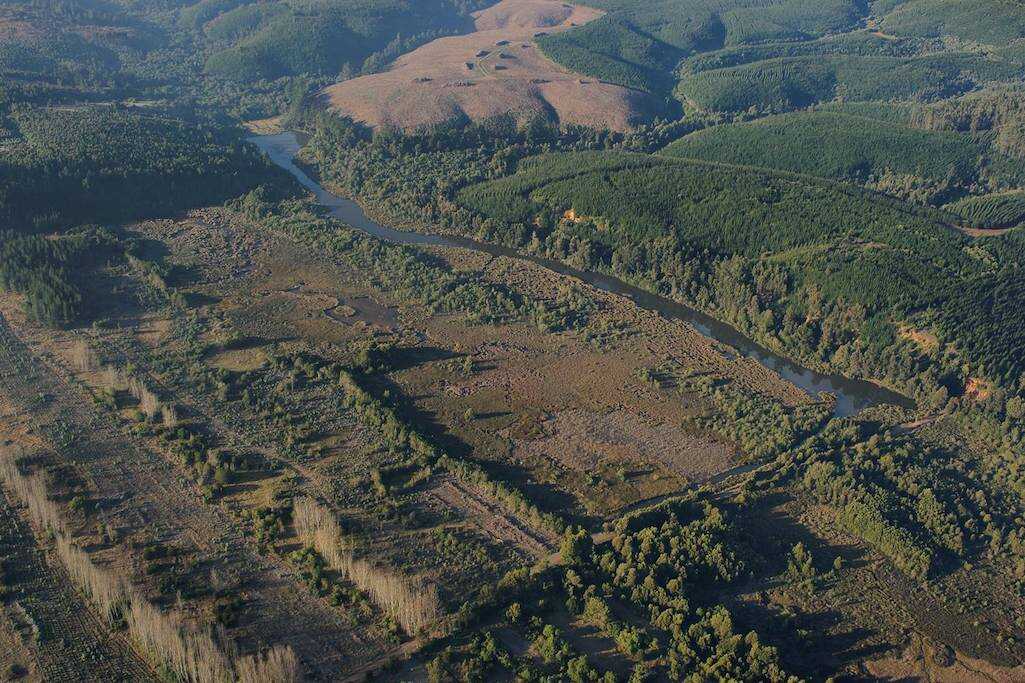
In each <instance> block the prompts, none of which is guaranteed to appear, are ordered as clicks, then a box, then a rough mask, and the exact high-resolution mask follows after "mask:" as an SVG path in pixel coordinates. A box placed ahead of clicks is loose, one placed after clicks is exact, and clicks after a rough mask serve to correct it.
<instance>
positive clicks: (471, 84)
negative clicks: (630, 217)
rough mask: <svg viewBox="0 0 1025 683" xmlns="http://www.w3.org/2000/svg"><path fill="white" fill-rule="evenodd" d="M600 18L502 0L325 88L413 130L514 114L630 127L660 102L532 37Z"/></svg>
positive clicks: (331, 96)
mask: <svg viewBox="0 0 1025 683" xmlns="http://www.w3.org/2000/svg"><path fill="white" fill-rule="evenodd" d="M599 16H601V15H600V13H599V12H598V11H596V10H592V9H589V8H586V7H581V6H573V5H567V4H564V3H561V2H557V1H555V0H503V1H502V2H500V3H498V4H497V5H494V6H492V7H490V8H488V9H486V10H483V11H481V12H477V13H476V14H475V15H474V23H475V26H476V29H477V30H476V31H475V32H473V33H470V34H468V35H465V36H450V37H445V38H439V39H437V40H434V41H432V42H430V43H428V44H427V45H424V46H423V47H421V48H419V49H417V50H414V51H413V52H410V53H408V54H406V55H403V56H402V57H400V58H399V59H398V60H396V61H395V63H394V64H393V65H392V67H391V68H390V69H389V70H388V71H386V72H384V73H379V74H372V75H368V76H362V77H360V78H355V79H352V80H348V81H344V82H342V83H338V84H336V85H333V86H331V87H329V88H328V89H327V90H326V91H325V95H326V97H327V99H328V101H329V104H330V107H331V109H332V110H333V111H336V112H338V113H340V114H344V115H347V116H351V117H352V118H353V119H355V120H357V121H361V122H363V123H367V124H369V125H372V126H387V127H395V128H401V129H405V130H411V129H416V128H418V127H422V126H426V125H430V124H435V123H440V122H444V121H447V120H451V119H463V118H469V119H473V120H480V119H485V118H488V117H491V116H496V115H499V114H505V113H507V112H512V113H513V114H514V115H515V116H516V117H517V118H519V119H521V120H524V119H529V118H531V117H534V116H543V117H546V118H555V119H557V120H558V121H559V122H561V123H579V124H587V125H592V126H595V127H607V128H610V129H614V130H624V129H628V128H631V127H633V126H634V125H636V124H637V123H639V122H640V121H642V120H643V119H645V118H647V117H648V115H649V114H650V113H652V112H654V111H655V110H656V108H657V107H656V105H657V101H656V100H655V98H653V97H652V96H650V95H648V94H647V93H644V92H641V91H637V90H632V89H629V88H625V87H622V86H617V85H611V84H608V83H603V82H600V81H596V80H592V79H588V78H584V77H582V76H580V75H579V74H576V73H573V72H571V71H569V70H567V69H564V68H562V67H559V66H558V65H556V64H555V63H554V62H552V61H550V60H549V59H547V58H546V57H544V55H542V54H541V53H540V52H539V51H538V49H537V48H536V47H535V45H534V43H533V40H534V37H535V35H537V34H540V33H549V32H556V31H564V30H566V29H569V28H571V27H573V26H575V25H580V24H585V23H587V22H590V21H593V20H595V19H597V18H598V17H599Z"/></svg>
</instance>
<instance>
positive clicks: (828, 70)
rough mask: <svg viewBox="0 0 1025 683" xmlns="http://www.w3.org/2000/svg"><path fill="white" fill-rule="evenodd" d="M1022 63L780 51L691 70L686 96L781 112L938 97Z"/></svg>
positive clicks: (711, 104)
mask: <svg viewBox="0 0 1025 683" xmlns="http://www.w3.org/2000/svg"><path fill="white" fill-rule="evenodd" d="M1021 69H1022V65H1021V64H1020V63H1018V62H1011V61H1007V60H998V59H991V58H988V57H985V56H980V55H977V54H972V53H960V54H959V53H949V54H939V55H925V56H920V57H911V58H898V57H862V56H835V55H829V56H821V57H781V58H776V59H769V60H765V61H761V62H753V63H751V64H744V65H741V66H736V67H729V68H725V69H716V70H711V71H702V72H699V73H695V74H691V75H687V76H684V78H683V79H682V80H681V81H680V84H679V86H678V91H679V95H680V97H681V98H683V99H684V100H686V101H688V102H690V103H692V104H694V105H695V106H697V107H699V108H701V109H707V110H712V111H721V112H743V111H747V110H755V111H761V112H781V111H789V110H791V109H797V108H801V107H807V106H809V105H812V104H816V103H818V102H825V101H829V100H832V99H834V98H837V97H842V98H844V99H846V100H890V99H901V100H909V99H918V100H937V99H941V98H946V97H952V96H954V95H958V94H961V93H963V92H966V91H968V90H971V89H973V88H975V87H976V86H977V85H979V84H983V83H987V82H996V81H1005V80H1011V79H1014V78H1016V77H1017V76H1018V75H1019V74H1020V73H1021Z"/></svg>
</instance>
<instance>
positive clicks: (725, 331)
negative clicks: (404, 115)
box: [249, 132, 914, 417]
mask: <svg viewBox="0 0 1025 683" xmlns="http://www.w3.org/2000/svg"><path fill="white" fill-rule="evenodd" d="M249 141H250V142H252V143H253V144H255V145H256V146H257V147H259V148H260V149H261V150H263V152H264V153H266V154H267V156H268V157H270V159H271V161H273V162H274V163H275V164H277V165H278V166H280V167H281V168H283V169H285V170H286V171H288V172H289V173H291V174H292V175H293V176H295V178H296V180H298V181H299V183H300V184H302V186H303V187H305V188H307V189H308V190H310V191H311V192H312V193H313V194H314V195H315V196H316V198H317V202H319V203H320V204H322V205H323V206H325V207H327V208H328V209H329V210H330V211H331V215H333V216H334V217H336V218H338V219H339V220H341V221H342V222H343V223H345V224H346V225H349V226H351V227H353V228H356V229H358V230H362V231H363V232H366V233H367V234H370V235H373V236H374V237H378V238H380V239H382V240H385V241H388V242H393V243H396V244H412V245H419V246H441V247H459V248H462V249H472V250H474V251H479V252H483V253H487V254H491V255H494V256H507V257H511V258H516V259H522V260H525V261H530V262H531V263H535V264H537V265H540V266H543V267H544V268H547V269H549V270H552V271H554V272H556V273H559V274H561V275H567V276H570V277H573V278H576V279H578V280H580V281H582V282H586V283H587V284H589V285H592V286H594V287H597V288H598V289H601V290H604V291H606V292H612V293H615V294H621V295H623V296H627V297H629V298H630V299H632V300H633V301H634V302H635V303H636V304H637V305H638V306H640V307H641V308H645V309H647V310H650V311H655V312H657V313H659V314H660V315H662V316H664V317H666V318H669V319H673V320H683V321H684V322H686V323H688V324H689V325H691V326H692V327H694V328H695V329H696V330H698V331H699V332H701V333H702V334H704V335H706V336H708V337H711V338H712V339H716V340H717V341H720V342H722V343H724V344H727V345H729V346H731V347H732V348H733V349H734V350H735V351H736V352H737V353H738V354H739V355H741V356H745V357H748V358H753V359H754V360H756V361H758V362H759V363H761V364H762V365H763V366H765V367H766V368H769V369H770V370H772V371H774V372H776V373H777V374H779V375H780V376H781V377H783V378H784V379H786V380H787V381H789V382H792V383H793V384H795V385H797V386H799V387H800V388H801V389H803V390H805V391H807V392H808V393H809V394H811V395H812V396H817V395H818V394H819V393H822V392H826V393H829V394H832V395H834V396H835V397H836V414H837V415H838V416H841V417H844V416H847V415H853V414H855V413H857V412H859V411H861V410H863V409H864V408H868V407H870V406H873V405H878V404H881V403H888V404H896V405H900V406H905V407H914V402H913V401H911V399H909V398H908V397H906V396H903V395H901V394H898V393H896V392H893V391H890V390H889V389H886V388H884V387H881V386H879V385H877V384H873V383H872V382H866V381H864V380H859V379H851V378H849V377H844V376H842V375H827V374H822V373H820V372H816V371H814V370H810V369H808V368H804V367H801V366H800V365H798V364H797V363H794V362H793V361H792V360H790V359H789V358H786V357H784V356H781V355H779V354H777V353H774V352H772V351H770V350H768V349H766V348H764V347H763V346H761V345H759V344H757V343H756V342H754V341H753V340H751V339H749V338H748V337H746V336H744V335H743V334H741V333H740V332H739V331H738V330H736V329H735V328H733V327H731V326H730V325H727V324H726V323H724V322H722V321H719V320H716V319H715V318H712V317H711V316H709V315H706V314H704V313H702V312H701V311H698V310H695V309H693V308H690V307H689V306H685V305H683V304H681V303H678V302H676V301H673V300H672V299H668V298H666V297H663V296H659V295H657V294H652V293H651V292H648V291H646V290H643V289H640V288H639V287H635V286H633V285H631V284H628V283H626V282H623V281H622V280H619V279H617V278H614V277H611V276H609V275H605V274H604V273H595V272H591V271H581V270H577V269H575V268H570V267H569V266H567V265H565V264H563V263H560V262H558V261H553V260H551V259H546V258H540V257H537V256H531V255H528V254H521V253H519V252H517V251H515V250H513V249H510V248H508V247H503V246H500V245H496V244H489V243H486V242H477V241H475V240H471V239H467V238H464V237H457V236H451V235H428V234H423V233H418V232H407V231H403V230H396V229H394V228H389V227H388V226H386V225H381V224H380V223H378V222H376V221H374V220H371V219H370V218H369V217H368V216H367V215H366V214H365V213H363V209H361V208H360V207H359V205H358V204H356V202H353V201H351V200H348V199H345V198H344V197H339V196H337V195H335V194H332V193H330V192H328V191H327V190H325V189H324V188H323V187H321V186H320V184H319V183H317V182H316V181H315V180H313V179H312V178H310V177H309V175H307V174H306V173H305V172H304V171H303V170H302V169H301V168H299V167H298V166H296V164H295V162H294V160H293V159H294V157H295V155H296V154H297V153H298V151H299V147H300V145H299V140H298V138H297V136H296V134H295V133H291V132H286V133H279V134H277V135H257V136H253V137H251V138H249Z"/></svg>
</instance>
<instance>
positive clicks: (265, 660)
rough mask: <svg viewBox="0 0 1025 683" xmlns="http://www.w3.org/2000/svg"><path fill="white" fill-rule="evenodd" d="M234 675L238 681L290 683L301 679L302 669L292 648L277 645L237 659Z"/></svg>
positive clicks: (239, 682)
mask: <svg viewBox="0 0 1025 683" xmlns="http://www.w3.org/2000/svg"><path fill="white" fill-rule="evenodd" d="M235 676H236V680H237V681H238V683H292V682H293V681H298V680H301V679H302V671H301V669H300V667H299V658H298V657H296V656H295V652H293V651H292V648H290V647H280V646H279V647H274V648H271V649H270V650H268V651H267V652H266V653H264V654H255V655H250V656H248V657H242V658H241V659H239V660H238V661H237V662H236V663H235Z"/></svg>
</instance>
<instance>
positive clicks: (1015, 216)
mask: <svg viewBox="0 0 1025 683" xmlns="http://www.w3.org/2000/svg"><path fill="white" fill-rule="evenodd" d="M945 208H947V209H948V210H949V211H952V212H953V213H956V214H958V215H959V216H962V217H964V219H965V220H966V221H969V222H970V223H972V224H973V225H977V226H979V227H982V228H1003V227H1014V226H1016V225H1020V224H1022V223H1025V192H1006V193H1002V194H991V195H985V196H982V197H965V198H964V199H962V200H960V201H957V202H954V203H953V204H949V205H947V206H946V207H945Z"/></svg>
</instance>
